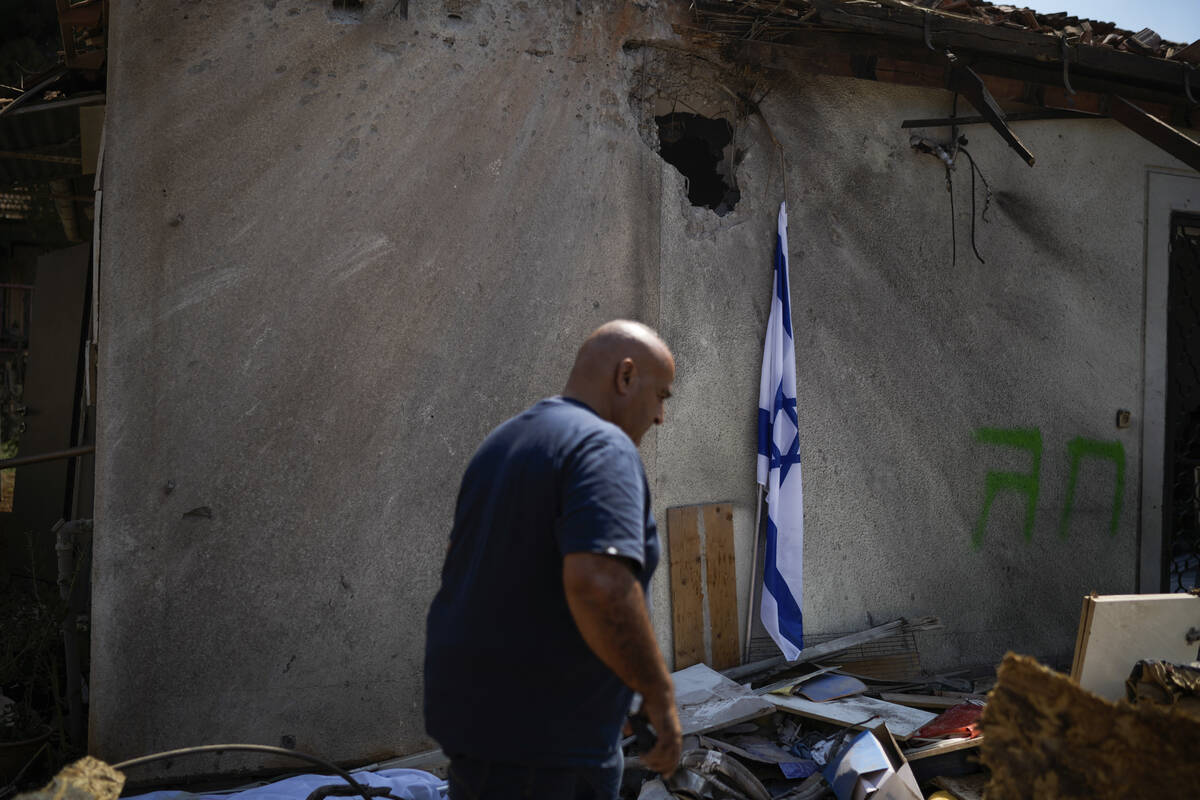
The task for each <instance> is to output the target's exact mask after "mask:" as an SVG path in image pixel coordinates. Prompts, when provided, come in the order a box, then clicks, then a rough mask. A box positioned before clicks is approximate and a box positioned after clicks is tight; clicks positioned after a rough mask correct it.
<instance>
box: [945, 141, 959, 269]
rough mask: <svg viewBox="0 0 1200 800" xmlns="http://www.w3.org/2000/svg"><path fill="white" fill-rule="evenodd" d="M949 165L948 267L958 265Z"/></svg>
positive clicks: (952, 191) (947, 166)
mask: <svg viewBox="0 0 1200 800" xmlns="http://www.w3.org/2000/svg"><path fill="white" fill-rule="evenodd" d="M952 174H953V173H951V171H950V165H949V164H947V165H946V191H947V192H949V193H950V269H954V268H955V267H957V266H958V238H957V235H956V234H955V232H954V181H952V180H951V179H950V177H951V175H952Z"/></svg>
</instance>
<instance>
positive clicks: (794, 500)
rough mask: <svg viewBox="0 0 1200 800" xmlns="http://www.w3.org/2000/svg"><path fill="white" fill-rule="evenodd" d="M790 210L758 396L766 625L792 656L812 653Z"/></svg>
mask: <svg viewBox="0 0 1200 800" xmlns="http://www.w3.org/2000/svg"><path fill="white" fill-rule="evenodd" d="M787 252H788V247H787V204H786V203H780V204H779V229H778V233H777V234H776V237H775V280H774V282H773V287H774V288H773V291H772V295H771V315H770V317H769V318H768V319H767V336H766V340H765V341H764V343H763V364H762V379H761V381H760V382H759V389H758V482H759V483H760V484H762V485H763V486H764V487H765V488H766V491H767V548H766V550H767V552H766V565H765V567H764V568H763V590H762V609H761V613H762V621H763V625H764V626H766V629H767V631H768V632H769V633H770V634H771V638H772V639H774V640H775V643H776V644H777V645H779V649H780V650H782V651H783V654H784V656H785V657H786V658H787V659H788V660H789V661H792V660H794V659H795V658H796V656H798V655H799V654H800V651H801V650H802V649H804V621H803V617H802V615H801V612H800V600H801V598H802V596H803V589H804V569H803V567H804V563H803V560H804V492H803V487H802V485H801V480H800V422H799V418H798V417H797V414H796V346H795V343H794V342H793V340H792V314H791V294H790V288H789V283H788V256H787Z"/></svg>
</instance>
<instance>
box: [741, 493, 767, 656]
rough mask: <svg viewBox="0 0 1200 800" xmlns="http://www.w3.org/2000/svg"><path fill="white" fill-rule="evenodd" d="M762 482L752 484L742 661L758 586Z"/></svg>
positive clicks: (746, 649) (748, 653)
mask: <svg viewBox="0 0 1200 800" xmlns="http://www.w3.org/2000/svg"><path fill="white" fill-rule="evenodd" d="M762 489H763V487H762V484H761V483H755V484H754V555H752V556H751V557H750V597H749V598H748V600H749V602H747V603H746V641H745V643H744V645H743V646H742V663H743V664H745V663H746V662H748V661H749V660H750V634H751V632H752V631H753V630H754V590H755V589H756V588H757V587H758V539H759V537H758V526H759V525H761V524H762V507H763V502H762Z"/></svg>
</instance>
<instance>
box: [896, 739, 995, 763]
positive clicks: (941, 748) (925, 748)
mask: <svg viewBox="0 0 1200 800" xmlns="http://www.w3.org/2000/svg"><path fill="white" fill-rule="evenodd" d="M981 744H983V737H982V736H975V737H973V738H971V739H947V740H946V741H944V742H934V743H933V744H926V745H921V746H920V747H914V748H913V749H911V750H905V751H904V757H905V758H907V759H908V760H909V761H920V760H921V759H922V758H933V757H934V756H944V755H945V754H946V753H953V752H956V751H958V750H970V749H971V748H973V747H979V746H980V745H981Z"/></svg>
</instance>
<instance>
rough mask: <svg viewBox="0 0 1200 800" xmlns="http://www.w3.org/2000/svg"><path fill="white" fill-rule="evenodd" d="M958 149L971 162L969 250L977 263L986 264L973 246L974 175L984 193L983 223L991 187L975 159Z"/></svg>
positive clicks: (965, 150)
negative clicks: (972, 251)
mask: <svg viewBox="0 0 1200 800" xmlns="http://www.w3.org/2000/svg"><path fill="white" fill-rule="evenodd" d="M958 149H959V150H961V151H962V153H963V155H965V156H966V157H967V160H968V161H970V162H971V249H972V250H974V251H975V257H976V258H978V259H979V263H980V264H986V263H987V262H986V261H984V260H983V256H981V255H979V248H978V247H976V246H975V173H977V172H978V173H979V180H981V181H983V189H984V191H985V192H986V194H985V196H984V202H983V213H982V214H980V217H982V218H983V221H984V222H987V212H988V206H990V205H991V204H992V187H991V186H990V185H988V182H987V178H985V177H983V170H981V169H979V167H978V166H977V165H976V164H975V159H974V158H972V157H971V154H970V152H968V151H967V148H965V147H960V148H958Z"/></svg>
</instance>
